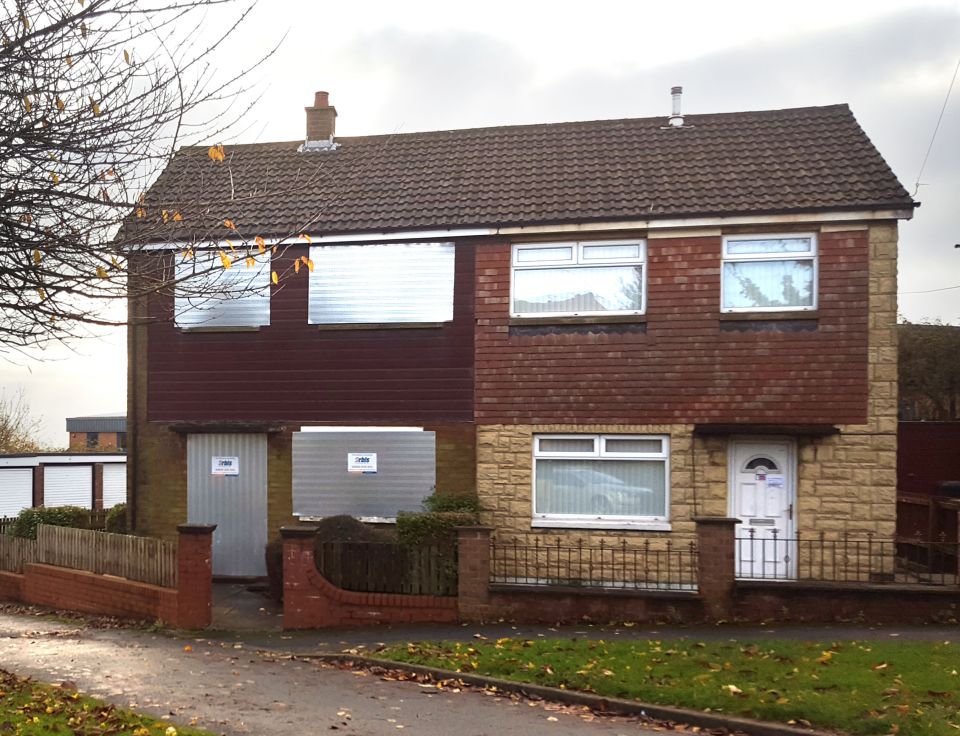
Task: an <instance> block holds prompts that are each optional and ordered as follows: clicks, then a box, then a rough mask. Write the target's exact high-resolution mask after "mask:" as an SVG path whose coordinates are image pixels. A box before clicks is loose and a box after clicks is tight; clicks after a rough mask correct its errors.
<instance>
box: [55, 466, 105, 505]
mask: <svg viewBox="0 0 960 736" xmlns="http://www.w3.org/2000/svg"><path fill="white" fill-rule="evenodd" d="M92 502H93V466H91V465H63V466H60V465H45V466H44V468H43V505H44V506H80V507H82V508H85V509H88V508H90V506H91V504H92Z"/></svg>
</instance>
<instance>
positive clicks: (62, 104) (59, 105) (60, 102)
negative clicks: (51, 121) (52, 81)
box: [57, 97, 67, 112]
mask: <svg viewBox="0 0 960 736" xmlns="http://www.w3.org/2000/svg"><path fill="white" fill-rule="evenodd" d="M66 106H67V103H65V102H64V101H63V100H61V99H60V98H59V97H58V98H57V109H58V110H59V111H60V112H63V110H64V108H65V107H66Z"/></svg>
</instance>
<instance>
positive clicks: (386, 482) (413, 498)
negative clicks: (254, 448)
mask: <svg viewBox="0 0 960 736" xmlns="http://www.w3.org/2000/svg"><path fill="white" fill-rule="evenodd" d="M435 482H436V435H435V433H434V432H423V431H403V432H396V431H382V430H380V431H378V430H370V431H366V430H364V431H342V432H338V431H330V432H294V434H293V513H294V515H295V516H301V517H310V518H317V517H325V516H337V515H339V514H348V515H350V516H356V517H359V518H364V519H392V518H395V517H396V515H397V512H398V511H416V510H419V509H420V505H421V502H422V501H423V499H424V498H426V497H427V496H429V495H430V494H431V493H432V492H433V487H434V483H435Z"/></svg>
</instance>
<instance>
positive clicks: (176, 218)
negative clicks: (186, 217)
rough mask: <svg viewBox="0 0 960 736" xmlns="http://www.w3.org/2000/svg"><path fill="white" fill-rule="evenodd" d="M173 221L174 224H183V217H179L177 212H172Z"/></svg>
mask: <svg viewBox="0 0 960 736" xmlns="http://www.w3.org/2000/svg"><path fill="white" fill-rule="evenodd" d="M173 221H174V222H183V215H181V214H180V213H179V212H174V213H173Z"/></svg>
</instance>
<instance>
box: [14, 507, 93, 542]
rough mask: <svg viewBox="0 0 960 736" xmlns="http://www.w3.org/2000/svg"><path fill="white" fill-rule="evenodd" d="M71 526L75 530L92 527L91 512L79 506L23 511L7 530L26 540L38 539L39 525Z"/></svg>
mask: <svg viewBox="0 0 960 736" xmlns="http://www.w3.org/2000/svg"><path fill="white" fill-rule="evenodd" d="M38 524H49V525H50V526H70V527H74V528H75V529H86V528H87V527H89V526H90V512H89V511H88V510H87V509H82V508H80V507H79V506H58V507H57V508H52V509H47V508H43V507H42V506H41V507H39V508H30V509H23V511H21V512H20V513H19V514H17V518H16V520H15V521H14V522H13V523H12V524H11V525H10V527H9V528H8V529H7V534H10V535H11V536H14V537H24V538H25V539H36V538H37V525H38Z"/></svg>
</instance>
